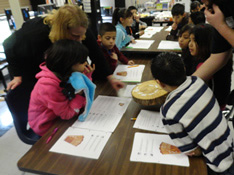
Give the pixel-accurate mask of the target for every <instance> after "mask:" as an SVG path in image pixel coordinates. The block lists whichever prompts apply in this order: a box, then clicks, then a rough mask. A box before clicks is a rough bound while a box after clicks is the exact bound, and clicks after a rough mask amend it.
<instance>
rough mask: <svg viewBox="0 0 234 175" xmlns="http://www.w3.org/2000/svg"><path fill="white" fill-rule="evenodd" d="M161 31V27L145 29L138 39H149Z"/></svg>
mask: <svg viewBox="0 0 234 175" xmlns="http://www.w3.org/2000/svg"><path fill="white" fill-rule="evenodd" d="M162 29H163V27H152V26H150V27H147V28H146V29H145V30H144V34H143V35H141V36H140V38H151V37H152V36H153V35H155V34H156V33H158V32H160V31H161V30H162Z"/></svg>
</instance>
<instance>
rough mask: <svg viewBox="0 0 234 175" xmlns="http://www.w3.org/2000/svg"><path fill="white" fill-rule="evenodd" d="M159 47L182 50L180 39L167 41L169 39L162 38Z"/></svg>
mask: <svg viewBox="0 0 234 175" xmlns="http://www.w3.org/2000/svg"><path fill="white" fill-rule="evenodd" d="M158 49H166V50H181V48H180V45H179V42H178V41H167V40H162V41H161V42H160V43H159V46H158Z"/></svg>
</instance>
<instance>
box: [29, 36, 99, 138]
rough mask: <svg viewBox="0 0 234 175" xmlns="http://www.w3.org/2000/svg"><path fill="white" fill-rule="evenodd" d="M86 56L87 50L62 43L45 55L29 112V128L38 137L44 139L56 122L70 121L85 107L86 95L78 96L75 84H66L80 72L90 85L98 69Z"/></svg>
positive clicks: (81, 46) (65, 41) (67, 42)
mask: <svg viewBox="0 0 234 175" xmlns="http://www.w3.org/2000/svg"><path fill="white" fill-rule="evenodd" d="M87 56H88V50H87V48H86V47H85V46H84V45H82V44H81V43H80V42H77V41H74V40H59V41H57V42H55V43H54V44H53V45H52V46H51V47H50V48H49V49H48V50H47V51H46V54H45V57H46V61H45V62H44V63H42V64H41V65H40V68H41V72H39V73H38V74H37V75H36V78H37V79H38V81H37V83H36V85H35V87H34V89H33V91H32V93H31V98H30V103H29V110H28V121H29V125H30V127H31V128H32V129H33V131H34V132H35V133H36V134H38V135H40V136H42V135H44V134H45V133H46V132H47V130H48V129H49V128H50V127H51V126H52V125H53V124H54V122H55V121H56V119H58V118H59V117H60V118H62V119H64V120H69V119H71V118H72V117H74V116H77V115H78V113H79V111H80V109H81V108H83V107H85V106H86V98H85V97H84V93H83V91H80V92H78V93H76V92H75V90H76V89H74V88H73V84H72V83H71V84H72V85H71V84H70V83H67V82H68V80H70V78H69V77H71V75H72V73H73V72H80V73H82V74H81V75H82V76H85V75H86V76H87V77H88V78H87V80H88V81H91V80H92V78H91V75H92V72H93V71H94V69H95V66H93V67H91V66H90V65H88V63H87ZM83 73H84V74H85V75H83ZM80 83H81V82H80ZM89 83H90V84H92V82H89ZM85 95H86V94H85ZM58 116H59V117H58Z"/></svg>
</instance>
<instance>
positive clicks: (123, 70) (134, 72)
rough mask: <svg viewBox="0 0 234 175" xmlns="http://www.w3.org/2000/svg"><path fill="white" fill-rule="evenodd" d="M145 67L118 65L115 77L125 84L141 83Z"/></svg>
mask: <svg viewBox="0 0 234 175" xmlns="http://www.w3.org/2000/svg"><path fill="white" fill-rule="evenodd" d="M144 69H145V65H132V66H131V65H122V64H121V65H118V66H117V68H116V69H115V71H114V73H113V75H114V76H115V78H116V79H118V80H120V81H123V82H141V78H142V74H143V71H144Z"/></svg>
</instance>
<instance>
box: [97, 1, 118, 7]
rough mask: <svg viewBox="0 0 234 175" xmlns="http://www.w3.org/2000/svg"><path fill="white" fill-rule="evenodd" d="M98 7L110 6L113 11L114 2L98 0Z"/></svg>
mask: <svg viewBox="0 0 234 175" xmlns="http://www.w3.org/2000/svg"><path fill="white" fill-rule="evenodd" d="M100 6H101V7H102V6H112V7H113V9H115V1H114V0H100Z"/></svg>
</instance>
